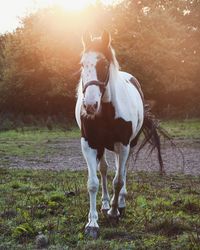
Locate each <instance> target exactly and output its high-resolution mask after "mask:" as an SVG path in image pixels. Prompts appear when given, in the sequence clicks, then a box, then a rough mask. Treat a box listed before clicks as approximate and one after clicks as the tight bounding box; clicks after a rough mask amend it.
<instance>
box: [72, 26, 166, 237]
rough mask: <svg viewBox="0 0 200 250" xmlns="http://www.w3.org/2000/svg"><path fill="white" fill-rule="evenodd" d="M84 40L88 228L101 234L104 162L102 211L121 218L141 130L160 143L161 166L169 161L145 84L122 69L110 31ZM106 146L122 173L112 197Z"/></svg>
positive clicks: (81, 116) (80, 100) (80, 104)
mask: <svg viewBox="0 0 200 250" xmlns="http://www.w3.org/2000/svg"><path fill="white" fill-rule="evenodd" d="M82 43H83V47H84V49H83V52H82V57H81V61H80V63H81V77H80V81H79V84H78V89H77V102H76V108H75V117H76V121H77V123H78V126H79V128H80V130H81V148H82V153H83V156H84V158H85V160H86V163H87V167H88V182H87V188H88V192H89V197H90V210H89V214H88V223H87V224H86V226H85V233H86V234H87V235H89V236H91V237H92V238H97V237H98V234H99V225H98V213H97V210H96V196H97V191H98V188H99V179H98V177H97V169H98V167H99V170H100V174H101V183H102V206H101V211H102V212H103V213H104V214H105V215H106V216H107V217H108V219H109V220H111V221H112V222H117V221H118V220H119V217H120V214H122V213H123V211H124V210H125V207H126V203H125V197H126V195H127V190H126V163H127V160H128V158H129V155H130V153H131V151H132V149H133V147H134V146H135V145H136V144H137V141H138V138H139V136H140V134H141V132H144V134H145V138H146V141H149V140H151V141H152V142H153V144H154V145H155V146H156V147H157V149H158V156H159V162H160V164H161V166H162V164H163V163H162V158H161V153H160V141H159V136H158V133H157V131H156V129H157V126H156V125H155V124H154V123H153V119H152V117H151V116H149V115H147V114H148V112H147V111H146V109H145V104H144V96H143V93H142V90H141V86H140V84H139V82H138V80H137V79H136V78H135V77H134V76H133V75H131V74H129V73H127V72H123V71H120V69H119V64H118V61H117V59H116V56H115V51H114V49H113V48H112V46H111V35H110V33H109V32H107V31H104V32H103V34H102V35H101V36H100V37H94V38H93V37H92V36H91V35H90V33H89V32H86V33H85V34H84V35H83V36H82ZM105 150H110V151H113V152H114V155H115V164H116V173H115V177H114V179H113V196H112V198H111V200H110V196H109V193H108V189H107V169H108V164H107V161H106V157H105Z"/></svg>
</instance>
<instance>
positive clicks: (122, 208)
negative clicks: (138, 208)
mask: <svg viewBox="0 0 200 250" xmlns="http://www.w3.org/2000/svg"><path fill="white" fill-rule="evenodd" d="M118 210H119V213H120V217H121V218H122V217H124V215H125V207H119V208H118Z"/></svg>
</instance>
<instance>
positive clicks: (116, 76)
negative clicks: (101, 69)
mask: <svg viewBox="0 0 200 250" xmlns="http://www.w3.org/2000/svg"><path fill="white" fill-rule="evenodd" d="M127 99H128V98H127V89H126V84H125V79H124V78H123V76H122V74H120V71H119V70H118V68H116V67H115V65H111V68H110V77H109V83H108V86H107V88H106V92H105V95H104V98H103V99H102V101H103V102H111V103H112V105H113V106H114V108H115V116H116V117H120V116H121V115H122V114H123V113H124V111H125V110H126V100H127Z"/></svg>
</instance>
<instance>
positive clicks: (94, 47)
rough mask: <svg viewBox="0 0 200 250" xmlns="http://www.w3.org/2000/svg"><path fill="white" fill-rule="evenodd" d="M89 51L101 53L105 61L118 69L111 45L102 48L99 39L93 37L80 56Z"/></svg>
mask: <svg viewBox="0 0 200 250" xmlns="http://www.w3.org/2000/svg"><path fill="white" fill-rule="evenodd" d="M89 51H93V52H99V53H102V54H103V55H104V56H105V57H106V59H107V60H108V61H109V62H110V63H111V64H113V65H114V66H115V68H116V69H119V63H118V61H117V59H116V55H115V51H114V49H113V48H112V46H111V45H110V46H108V47H106V48H105V47H103V45H102V41H101V37H94V38H93V39H92V41H91V42H90V44H89V45H88V46H87V47H86V48H84V49H83V51H82V53H81V54H82V55H83V54H84V53H87V52H89Z"/></svg>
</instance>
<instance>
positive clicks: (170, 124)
mask: <svg viewBox="0 0 200 250" xmlns="http://www.w3.org/2000/svg"><path fill="white" fill-rule="evenodd" d="M161 125H162V126H163V127H164V128H165V129H166V130H167V131H168V132H169V134H171V135H172V136H173V137H176V138H186V139H188V138H191V139H199V138H200V120H199V119H190V120H181V121H178V120H171V121H164V122H162V123H161Z"/></svg>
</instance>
